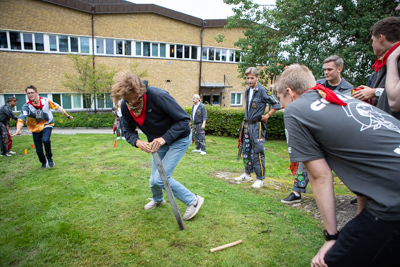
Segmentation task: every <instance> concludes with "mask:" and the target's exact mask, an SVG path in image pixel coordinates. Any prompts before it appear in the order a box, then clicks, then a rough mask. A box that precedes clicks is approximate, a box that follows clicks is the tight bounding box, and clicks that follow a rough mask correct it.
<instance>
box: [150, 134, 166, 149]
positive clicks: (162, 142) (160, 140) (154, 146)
mask: <svg viewBox="0 0 400 267" xmlns="http://www.w3.org/2000/svg"><path fill="white" fill-rule="evenodd" d="M165 143H166V142H165V140H164V138H162V137H159V138H156V139H154V140H153V141H152V142H151V143H150V144H149V145H150V148H151V153H153V152H156V151H158V149H159V148H160V147H161V146H163V145H165Z"/></svg>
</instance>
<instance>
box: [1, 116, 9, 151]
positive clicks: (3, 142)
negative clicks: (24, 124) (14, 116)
mask: <svg viewBox="0 0 400 267" xmlns="http://www.w3.org/2000/svg"><path fill="white" fill-rule="evenodd" d="M0 138H1V140H0V141H1V155H3V156H4V155H7V152H8V149H7V148H8V136H7V129H6V126H5V125H4V123H2V122H0Z"/></svg>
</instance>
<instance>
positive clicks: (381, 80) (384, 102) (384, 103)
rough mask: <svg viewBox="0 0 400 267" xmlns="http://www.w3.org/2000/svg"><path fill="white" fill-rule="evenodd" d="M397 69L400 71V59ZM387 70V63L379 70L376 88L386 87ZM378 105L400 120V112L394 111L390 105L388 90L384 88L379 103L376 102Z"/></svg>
mask: <svg viewBox="0 0 400 267" xmlns="http://www.w3.org/2000/svg"><path fill="white" fill-rule="evenodd" d="M397 69H398V70H399V73H400V60H399V61H398V62H397ZM386 71H387V68H386V65H385V66H383V67H382V68H380V69H379V70H378V72H377V75H376V80H375V86H374V88H385V83H386ZM376 106H377V107H378V108H380V109H382V110H383V111H386V112H387V113H389V114H390V115H392V116H393V117H395V118H396V119H398V120H400V112H393V111H392V109H391V108H390V106H389V102H388V98H387V94H386V90H383V92H382V94H381V96H380V97H379V99H378V104H376Z"/></svg>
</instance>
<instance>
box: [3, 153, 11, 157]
mask: <svg viewBox="0 0 400 267" xmlns="http://www.w3.org/2000/svg"><path fill="white" fill-rule="evenodd" d="M1 156H2V157H11V154H8V153H7V154H5V155H3V154H1Z"/></svg>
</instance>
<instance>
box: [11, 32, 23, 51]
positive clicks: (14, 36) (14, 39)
mask: <svg viewBox="0 0 400 267" xmlns="http://www.w3.org/2000/svg"><path fill="white" fill-rule="evenodd" d="M10 43H11V49H17V50H21V35H20V34H19V32H10Z"/></svg>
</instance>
